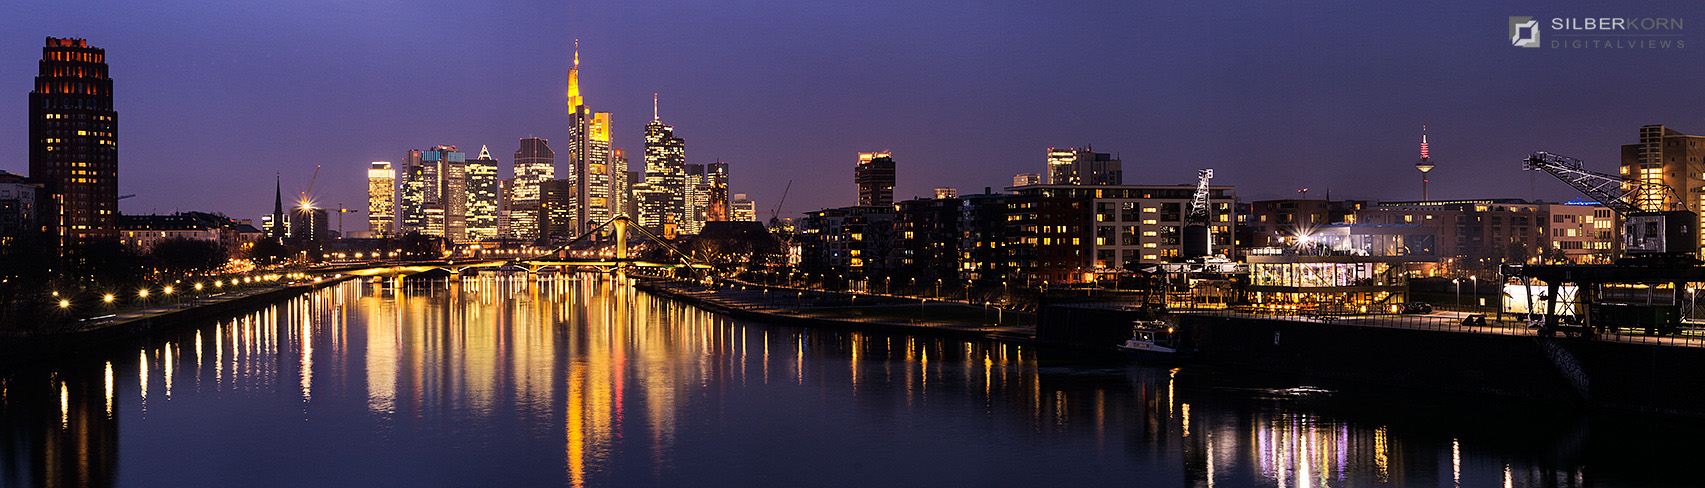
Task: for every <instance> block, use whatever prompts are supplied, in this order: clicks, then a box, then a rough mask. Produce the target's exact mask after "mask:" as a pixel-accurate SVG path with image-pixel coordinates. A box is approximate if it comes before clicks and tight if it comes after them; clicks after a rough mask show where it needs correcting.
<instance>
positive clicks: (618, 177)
mask: <svg viewBox="0 0 1705 488" xmlns="http://www.w3.org/2000/svg"><path fill="white" fill-rule="evenodd" d="M610 152H611V154H612V155H613V156H611V159H610V160H611V161H612V162H613V163H614V164H613V166H612V168H611V170H610V174H611V176H613V177H614V179H615V189H614V191H613V192H612V193H614V194H615V201H614V202H613V203H611V204H610V216H611V217H614V216H617V215H626V216H629V217H633V216H634V213H633V212H630V211H628V206H630V205H632V204H633V199H634V198H633V179H631V178H628V176H629V174H631V173H632V172H631V171H628V152H627V151H623V150H621V149H612V150H610Z"/></svg>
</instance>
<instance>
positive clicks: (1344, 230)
mask: <svg viewBox="0 0 1705 488" xmlns="http://www.w3.org/2000/svg"><path fill="white" fill-rule="evenodd" d="M1437 260H1438V250H1437V229H1434V228H1433V227H1432V226H1422V225H1354V224H1349V225H1327V226H1321V227H1318V228H1316V229H1315V230H1314V231H1313V232H1312V233H1310V234H1309V235H1308V236H1305V237H1303V238H1301V239H1299V240H1298V242H1297V244H1295V245H1292V246H1284V247H1264V248H1257V249H1251V250H1250V251H1249V255H1248V262H1249V286H1248V288H1247V292H1248V298H1249V302H1250V305H1249V306H1250V307H1251V308H1253V309H1254V310H1255V311H1261V312H1277V313H1288V312H1318V313H1395V312H1398V311H1400V310H1401V309H1402V306H1403V304H1404V303H1406V302H1408V298H1409V297H1408V288H1409V278H1408V276H1409V273H1408V269H1409V268H1410V267H1411V266H1414V265H1424V264H1426V263H1434V262H1437Z"/></svg>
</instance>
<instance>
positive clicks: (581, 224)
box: [566, 41, 627, 235]
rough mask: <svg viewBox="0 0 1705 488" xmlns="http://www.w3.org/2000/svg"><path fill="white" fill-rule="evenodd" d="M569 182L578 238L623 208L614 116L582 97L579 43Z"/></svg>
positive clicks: (571, 88) (571, 95) (571, 96)
mask: <svg viewBox="0 0 1705 488" xmlns="http://www.w3.org/2000/svg"><path fill="white" fill-rule="evenodd" d="M568 110H569V114H568V175H567V176H568V178H566V179H567V180H569V181H571V182H573V184H574V195H573V197H572V201H571V202H570V203H569V205H570V206H571V207H572V208H573V211H574V215H575V220H576V222H575V223H574V225H573V227H571V228H572V229H573V230H574V233H575V234H577V235H578V234H579V233H581V232H584V231H586V230H590V229H591V226H593V225H597V223H600V222H604V221H605V220H609V218H610V217H613V216H614V215H615V213H616V210H617V209H619V208H620V204H621V197H620V196H619V195H617V193H616V190H617V188H616V186H617V185H616V179H615V174H616V172H618V171H627V169H626V168H615V167H614V166H615V161H613V157H612V154H611V152H610V114H609V113H608V112H593V111H592V109H591V108H590V107H587V106H586V103H585V100H583V99H582V98H581V97H580V42H579V41H575V48H574V67H573V68H570V69H569V70H568Z"/></svg>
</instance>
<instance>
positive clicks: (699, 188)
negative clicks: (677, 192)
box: [676, 164, 710, 235]
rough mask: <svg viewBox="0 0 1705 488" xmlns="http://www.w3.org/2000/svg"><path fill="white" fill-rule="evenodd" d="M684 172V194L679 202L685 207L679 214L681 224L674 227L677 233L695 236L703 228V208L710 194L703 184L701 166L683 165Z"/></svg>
mask: <svg viewBox="0 0 1705 488" xmlns="http://www.w3.org/2000/svg"><path fill="white" fill-rule="evenodd" d="M681 168H682V169H684V170H686V173H687V179H686V185H684V186H685V189H686V192H685V193H683V194H682V195H681V202H682V204H684V205H685V206H686V208H685V209H683V211H682V212H681V223H680V225H678V226H676V230H677V232H680V233H682V234H691V235H696V234H698V233H699V229H700V228H702V227H704V222H705V220H704V218H705V206H706V205H707V204H709V203H710V192H709V191H707V190H708V185H706V184H705V182H706V179H705V167H704V165H702V164H683V165H681Z"/></svg>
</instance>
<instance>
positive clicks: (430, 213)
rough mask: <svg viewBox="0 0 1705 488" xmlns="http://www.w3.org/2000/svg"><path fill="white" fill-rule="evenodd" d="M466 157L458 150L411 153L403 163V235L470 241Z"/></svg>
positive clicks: (400, 213)
mask: <svg viewBox="0 0 1705 488" xmlns="http://www.w3.org/2000/svg"><path fill="white" fill-rule="evenodd" d="M465 158H466V156H465V155H464V154H462V152H461V151H457V150H456V146H444V145H440V146H434V147H433V148H432V149H428V150H425V151H421V150H416V149H410V150H409V152H408V159H407V160H406V161H405V162H404V163H403V168H402V171H400V173H402V177H403V183H402V185H401V191H402V195H401V198H399V199H398V205H397V206H398V207H400V208H398V209H397V215H398V217H399V220H400V221H401V223H402V225H399V226H398V229H397V231H398V232H400V233H403V234H407V233H409V232H419V233H421V234H425V235H429V236H437V237H443V238H444V239H445V240H447V241H450V242H452V243H454V242H459V241H462V240H465V239H466V238H467V215H468V180H467V162H466V161H465Z"/></svg>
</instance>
